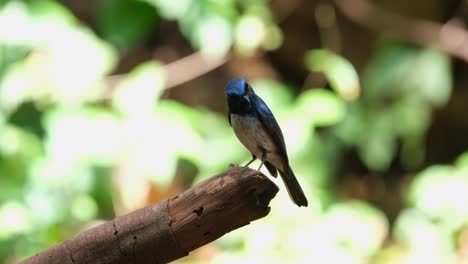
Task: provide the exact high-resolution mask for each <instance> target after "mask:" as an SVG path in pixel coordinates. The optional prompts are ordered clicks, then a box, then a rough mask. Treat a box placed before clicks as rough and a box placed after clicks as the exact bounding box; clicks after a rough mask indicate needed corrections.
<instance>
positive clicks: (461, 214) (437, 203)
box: [408, 165, 468, 230]
mask: <svg viewBox="0 0 468 264" xmlns="http://www.w3.org/2000/svg"><path fill="white" fill-rule="evenodd" d="M466 190H468V177H467V176H466V175H465V174H464V173H460V172H458V171H457V170H456V169H455V168H454V167H451V166H441V165H439V166H436V165H434V166H431V167H429V168H427V169H425V170H424V171H422V172H421V173H419V174H418V175H417V176H416V178H415V179H414V181H413V182H412V183H411V185H410V188H409V194H408V200H409V202H410V203H411V205H413V206H414V207H416V208H418V209H419V210H420V211H421V212H423V213H424V214H426V215H427V216H429V217H431V218H432V219H437V220H438V221H440V222H441V223H442V224H443V225H445V226H446V227H449V228H450V229H451V230H457V229H458V228H460V227H461V226H462V225H463V224H464V223H466V221H468V204H467V203H466V201H467V200H468V192H467V191H466Z"/></svg>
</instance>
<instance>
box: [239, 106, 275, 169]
mask: <svg viewBox="0 0 468 264" xmlns="http://www.w3.org/2000/svg"><path fill="white" fill-rule="evenodd" d="M231 126H232V128H233V130H234V133H235V134H236V136H237V138H238V139H239V140H240V142H241V143H242V144H243V145H244V146H245V147H246V148H247V149H248V150H249V151H250V152H252V153H253V154H254V155H255V156H256V157H257V158H258V159H261V157H262V149H265V150H266V151H267V160H268V161H270V162H271V163H272V164H273V165H274V166H275V167H277V168H282V167H283V166H282V162H281V160H280V158H279V157H278V155H277V153H278V151H277V148H276V145H275V144H273V141H272V140H271V137H270V135H268V134H267V133H266V131H265V129H264V127H263V125H262V123H261V122H260V120H258V118H256V117H252V116H240V115H236V114H231Z"/></svg>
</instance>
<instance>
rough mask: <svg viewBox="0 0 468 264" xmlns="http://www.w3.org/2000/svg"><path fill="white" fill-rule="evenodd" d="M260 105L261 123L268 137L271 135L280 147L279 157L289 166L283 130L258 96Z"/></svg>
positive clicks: (258, 112)
mask: <svg viewBox="0 0 468 264" xmlns="http://www.w3.org/2000/svg"><path fill="white" fill-rule="evenodd" d="M257 100H258V104H257V107H256V112H257V115H258V118H259V119H260V122H261V123H262V125H263V127H264V128H265V131H267V133H268V135H270V137H271V139H272V140H273V143H274V144H275V145H276V146H277V147H278V151H279V155H280V156H281V157H282V158H283V160H284V161H286V164H285V165H287V164H289V161H288V154H287V153H286V145H285V144H284V138H283V133H282V132H281V128H280V127H279V125H278V122H276V119H275V117H274V116H273V114H272V113H271V111H270V109H269V108H268V106H267V105H266V104H265V102H263V100H262V99H261V98H260V97H258V96H257Z"/></svg>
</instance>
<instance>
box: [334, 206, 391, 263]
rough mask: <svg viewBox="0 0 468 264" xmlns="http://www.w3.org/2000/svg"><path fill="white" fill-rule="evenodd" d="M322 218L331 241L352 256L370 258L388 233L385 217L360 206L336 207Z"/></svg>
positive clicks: (371, 209) (379, 212)
mask: <svg viewBox="0 0 468 264" xmlns="http://www.w3.org/2000/svg"><path fill="white" fill-rule="evenodd" d="M325 217H326V219H325V221H326V226H327V227H328V228H329V231H330V232H331V233H330V235H331V236H332V239H334V240H335V241H336V243H337V244H338V243H339V244H341V245H342V246H343V247H346V248H347V249H348V250H350V251H351V252H352V253H354V254H358V255H362V256H371V255H372V254H374V253H375V252H376V251H377V250H378V249H379V248H380V246H381V245H382V243H383V241H384V239H385V238H386V236H387V233H388V228H389V226H388V225H389V224H388V221H387V219H386V217H385V215H384V214H383V213H382V212H381V211H379V210H378V209H377V208H375V207H372V206H370V205H368V204H365V203H362V202H351V203H341V204H340V203H338V204H335V205H333V206H332V207H331V208H330V209H329V210H328V212H327V214H326V216H325Z"/></svg>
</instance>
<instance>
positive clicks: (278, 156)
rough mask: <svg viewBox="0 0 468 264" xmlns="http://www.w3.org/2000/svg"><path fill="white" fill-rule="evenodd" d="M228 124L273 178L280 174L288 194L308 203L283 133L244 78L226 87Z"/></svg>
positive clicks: (293, 198)
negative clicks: (294, 171) (287, 150)
mask: <svg viewBox="0 0 468 264" xmlns="http://www.w3.org/2000/svg"><path fill="white" fill-rule="evenodd" d="M225 93H226V99H227V103H228V108H229V113H228V120H229V124H230V125H231V127H232V128H233V130H234V133H235V134H236V136H237V138H238V139H239V141H240V142H241V143H242V144H243V145H244V146H245V147H246V148H247V149H248V150H249V151H250V152H251V153H252V160H251V161H249V163H247V164H246V165H245V166H248V165H250V164H251V163H252V162H254V161H255V160H256V159H257V158H258V159H260V160H261V163H260V167H259V168H258V170H260V168H261V167H262V165H263V164H265V167H266V168H267V169H268V171H269V172H270V174H271V175H272V176H273V177H276V176H277V171H279V174H280V175H281V178H282V179H283V182H284V184H285V185H286V188H287V190H288V193H289V196H290V197H291V199H292V200H293V201H294V203H295V204H297V205H298V206H307V198H306V197H305V195H304V192H303V191H302V188H301V186H300V185H299V182H298V181H297V179H296V176H295V175H294V173H293V171H292V169H291V167H290V166H289V160H288V154H287V152H286V145H285V144H284V138H283V133H282V132H281V129H280V127H279V125H278V123H277V122H276V119H275V117H274V116H273V114H272V113H271V111H270V109H269V108H268V106H267V105H266V104H265V102H263V100H262V99H261V98H260V97H259V96H257V95H256V94H255V92H254V90H253V89H252V87H251V86H250V85H249V84H248V83H247V82H246V81H245V80H244V79H242V78H234V79H232V80H231V81H230V82H229V83H228V84H227V85H226V88H225Z"/></svg>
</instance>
